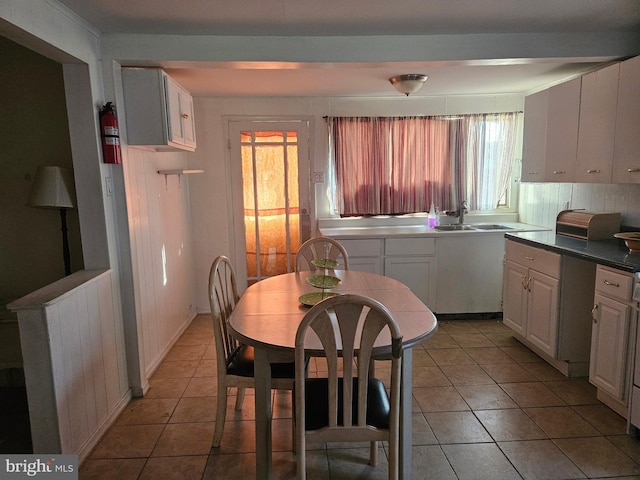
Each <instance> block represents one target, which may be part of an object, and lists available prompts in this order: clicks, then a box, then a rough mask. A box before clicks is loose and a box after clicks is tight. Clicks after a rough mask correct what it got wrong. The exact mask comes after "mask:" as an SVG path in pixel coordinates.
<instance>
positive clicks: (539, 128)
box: [521, 90, 549, 182]
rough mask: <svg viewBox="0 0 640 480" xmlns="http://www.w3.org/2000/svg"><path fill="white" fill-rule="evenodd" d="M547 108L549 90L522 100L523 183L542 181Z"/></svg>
mask: <svg viewBox="0 0 640 480" xmlns="http://www.w3.org/2000/svg"><path fill="white" fill-rule="evenodd" d="M548 106H549V90H543V91H541V92H538V93H534V94H533V95H528V96H527V97H526V98H525V100H524V134H523V139H522V142H523V143H522V173H521V181H523V182H542V181H544V169H545V163H544V160H545V152H546V145H547V109H548Z"/></svg>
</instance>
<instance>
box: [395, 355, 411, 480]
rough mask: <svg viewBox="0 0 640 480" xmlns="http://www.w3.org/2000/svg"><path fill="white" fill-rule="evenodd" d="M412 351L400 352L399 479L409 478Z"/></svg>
mask: <svg viewBox="0 0 640 480" xmlns="http://www.w3.org/2000/svg"><path fill="white" fill-rule="evenodd" d="M412 380H413V350H412V349H411V348H407V349H406V350H404V351H403V352H402V373H401V376H400V381H401V385H400V439H399V440H400V446H399V447H400V448H399V451H400V452H399V454H400V458H399V459H398V460H399V464H400V465H399V470H400V471H399V475H398V477H399V478H401V479H403V478H404V479H410V478H411V449H412V446H413V442H412V427H413V425H412V422H413V400H412V399H413V394H412V388H413V382H412Z"/></svg>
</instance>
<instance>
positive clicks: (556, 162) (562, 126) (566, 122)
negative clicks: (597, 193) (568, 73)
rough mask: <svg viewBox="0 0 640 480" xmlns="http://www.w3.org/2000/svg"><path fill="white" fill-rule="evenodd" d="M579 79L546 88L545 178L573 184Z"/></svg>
mask: <svg viewBox="0 0 640 480" xmlns="http://www.w3.org/2000/svg"><path fill="white" fill-rule="evenodd" d="M581 86H582V79H581V78H575V79H573V80H570V81H568V82H564V83H561V84H560V85H556V86H555V87H551V88H550V89H549V93H548V95H549V105H548V109H547V137H546V150H545V159H544V166H545V167H544V172H545V173H544V179H545V181H547V182H573V181H574V179H575V176H576V157H577V153H578V122H579V119H580V89H581Z"/></svg>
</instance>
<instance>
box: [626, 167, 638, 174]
mask: <svg viewBox="0 0 640 480" xmlns="http://www.w3.org/2000/svg"><path fill="white" fill-rule="evenodd" d="M627 172H629V173H637V172H640V168H630V169H628V170H627Z"/></svg>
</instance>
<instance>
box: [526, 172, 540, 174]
mask: <svg viewBox="0 0 640 480" xmlns="http://www.w3.org/2000/svg"><path fill="white" fill-rule="evenodd" d="M537 174H538V172H529V173H527V175H537Z"/></svg>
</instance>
